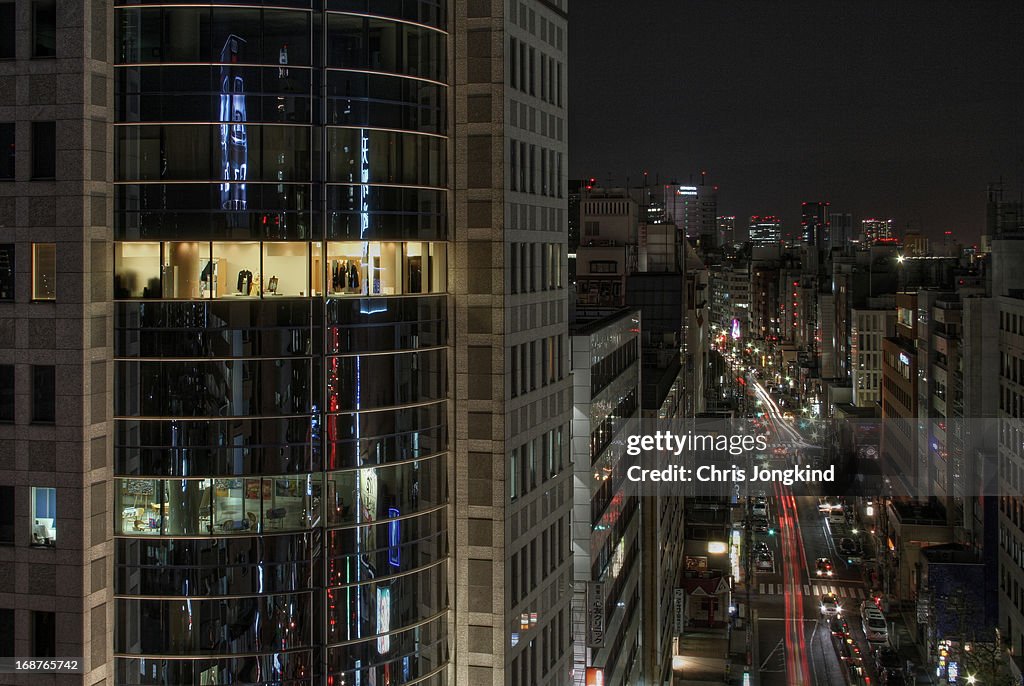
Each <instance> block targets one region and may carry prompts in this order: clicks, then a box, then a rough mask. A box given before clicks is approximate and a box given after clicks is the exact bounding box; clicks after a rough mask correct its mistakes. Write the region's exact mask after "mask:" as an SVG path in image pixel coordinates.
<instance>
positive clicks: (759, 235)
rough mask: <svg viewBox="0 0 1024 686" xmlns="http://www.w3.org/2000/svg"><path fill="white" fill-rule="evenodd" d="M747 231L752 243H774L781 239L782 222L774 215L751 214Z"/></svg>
mask: <svg viewBox="0 0 1024 686" xmlns="http://www.w3.org/2000/svg"><path fill="white" fill-rule="evenodd" d="M747 231H748V240H749V241H750V242H751V243H752V244H753V245H775V244H778V242H779V241H781V240H782V222H781V221H780V220H779V218H778V217H776V216H774V215H758V214H755V215H753V216H752V217H751V218H750V225H749V228H748V229H747Z"/></svg>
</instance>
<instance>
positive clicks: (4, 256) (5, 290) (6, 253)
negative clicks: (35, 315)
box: [0, 243, 14, 300]
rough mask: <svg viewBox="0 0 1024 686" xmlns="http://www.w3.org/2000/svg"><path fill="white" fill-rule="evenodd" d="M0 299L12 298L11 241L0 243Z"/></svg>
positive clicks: (12, 262)
mask: <svg viewBox="0 0 1024 686" xmlns="http://www.w3.org/2000/svg"><path fill="white" fill-rule="evenodd" d="M0 300H14V244H13V243H0Z"/></svg>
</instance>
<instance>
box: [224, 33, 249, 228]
mask: <svg viewBox="0 0 1024 686" xmlns="http://www.w3.org/2000/svg"><path fill="white" fill-rule="evenodd" d="M243 45H245V39H244V38H242V37H240V36H236V35H234V34H231V35H230V36H228V38H227V40H226V41H224V46H223V47H222V48H221V50H220V61H221V63H222V65H223V66H221V68H220V72H221V75H220V121H221V122H222V123H221V125H220V156H221V159H220V163H221V180H222V181H223V182H224V183H221V184H220V204H221V208H222V209H225V210H244V209H246V207H247V204H248V203H247V200H246V189H245V183H244V182H245V181H246V177H247V176H248V167H249V143H248V136H247V133H246V124H245V121H246V119H247V117H246V113H245V81H244V79H243V78H242V76H241V75H239V74H237V73H236V72H235V70H236V66H235V65H236V64H237V63H238V55H239V52H240V51H241V48H242V46H243Z"/></svg>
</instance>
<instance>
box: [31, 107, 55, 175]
mask: <svg viewBox="0 0 1024 686" xmlns="http://www.w3.org/2000/svg"><path fill="white" fill-rule="evenodd" d="M56 175H57V122H52V121H34V122H32V178H33V179H52V178H55V177H56Z"/></svg>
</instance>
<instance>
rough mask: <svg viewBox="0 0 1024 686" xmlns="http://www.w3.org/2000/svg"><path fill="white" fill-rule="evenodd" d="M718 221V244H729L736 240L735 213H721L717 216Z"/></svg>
mask: <svg viewBox="0 0 1024 686" xmlns="http://www.w3.org/2000/svg"><path fill="white" fill-rule="evenodd" d="M716 221H717V222H718V244H719V245H720V246H725V245H729V244H731V243H735V242H736V217H735V216H733V215H720V216H718V217H716Z"/></svg>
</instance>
